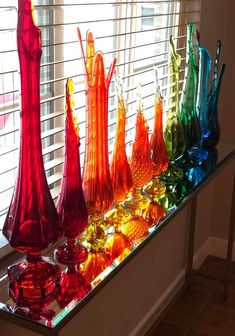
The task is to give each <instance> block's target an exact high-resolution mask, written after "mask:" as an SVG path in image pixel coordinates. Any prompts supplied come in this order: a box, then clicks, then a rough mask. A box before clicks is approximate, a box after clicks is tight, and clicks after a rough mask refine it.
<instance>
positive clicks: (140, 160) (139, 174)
mask: <svg viewBox="0 0 235 336" xmlns="http://www.w3.org/2000/svg"><path fill="white" fill-rule="evenodd" d="M130 168H131V173H132V179H133V190H132V194H131V196H130V197H129V198H128V199H127V200H125V201H124V206H125V208H126V209H127V210H128V211H129V212H130V213H131V214H132V215H139V214H141V212H142V210H143V209H145V208H146V207H147V206H148V205H149V199H148V198H147V197H146V196H144V195H142V193H141V189H142V187H143V186H144V185H145V184H147V183H148V182H149V180H150V178H151V177H152V172H153V163H152V160H151V156H150V145H149V138H148V126H147V123H146V120H145V118H144V110H143V105H142V99H141V94H140V87H138V96H137V115H136V134H135V140H134V142H133V145H132V154H131V158H130Z"/></svg>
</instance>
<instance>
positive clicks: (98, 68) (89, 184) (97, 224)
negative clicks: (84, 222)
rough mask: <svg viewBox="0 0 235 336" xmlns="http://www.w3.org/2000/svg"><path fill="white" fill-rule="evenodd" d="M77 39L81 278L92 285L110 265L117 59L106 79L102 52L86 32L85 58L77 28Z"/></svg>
mask: <svg viewBox="0 0 235 336" xmlns="http://www.w3.org/2000/svg"><path fill="white" fill-rule="evenodd" d="M78 38H79V41H80V45H81V51H82V57H83V61H84V67H85V77H86V110H87V118H86V122H87V128H86V149H85V163H84V170H83V190H84V196H85V200H86V204H87V208H88V214H89V226H88V228H87V229H86V231H85V233H84V234H83V235H82V237H81V241H82V243H83V244H85V246H87V247H88V248H89V249H90V252H89V255H88V259H87V261H86V262H85V267H84V268H83V271H84V277H85V278H86V279H87V280H88V281H91V279H94V278H95V277H96V276H97V275H98V274H99V272H100V271H101V270H102V269H103V267H107V265H108V264H109V263H110V262H111V259H110V257H109V256H108V255H107V254H106V253H105V252H104V251H103V248H104V243H105V232H104V230H105V222H104V219H103V215H104V214H105V213H106V212H107V211H108V210H109V209H110V208H111V207H112V205H113V188H112V182H111V176H110V171H109V160H108V91H109V86H110V82H111V78H112V75H113V72H114V68H115V64H116V59H114V60H113V62H112V64H111V66H110V69H109V72H108V74H107V75H106V72H105V67H104V57H103V54H102V53H101V52H99V51H98V52H95V45H94V38H93V34H92V33H91V32H90V31H88V32H87V37H86V41H87V45H86V56H85V52H84V49H83V44H82V36H81V32H80V29H79V28H78ZM101 254H102V257H101Z"/></svg>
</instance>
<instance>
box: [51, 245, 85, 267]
mask: <svg viewBox="0 0 235 336" xmlns="http://www.w3.org/2000/svg"><path fill="white" fill-rule="evenodd" d="M86 258H87V250H86V249H85V248H84V247H83V246H81V245H79V244H78V243H76V242H75V240H73V241H69V240H68V242H67V244H64V245H62V246H59V247H57V249H56V250H55V259H56V260H57V261H58V262H59V263H60V264H64V265H79V264H81V263H82V262H84V261H85V260H86Z"/></svg>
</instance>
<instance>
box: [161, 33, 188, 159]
mask: <svg viewBox="0 0 235 336" xmlns="http://www.w3.org/2000/svg"><path fill="white" fill-rule="evenodd" d="M180 64H181V56H180V55H179V54H178V53H177V52H176V47H175V44H174V41H173V38H172V36H171V38H170V50H169V79H168V99H167V104H168V106H167V115H166V127H165V132H164V135H165V144H166V148H167V152H168V155H169V161H170V163H172V162H173V161H174V160H176V159H177V158H179V157H180V156H181V155H182V154H183V153H184V150H185V140H184V134H183V127H182V123H181V120H180V117H179V71H180Z"/></svg>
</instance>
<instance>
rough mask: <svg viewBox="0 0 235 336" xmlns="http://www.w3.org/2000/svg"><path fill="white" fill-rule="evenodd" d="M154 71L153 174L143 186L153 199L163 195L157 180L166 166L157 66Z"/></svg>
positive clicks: (151, 148) (162, 189) (162, 188)
mask: <svg viewBox="0 0 235 336" xmlns="http://www.w3.org/2000/svg"><path fill="white" fill-rule="evenodd" d="M154 71H155V87H156V92H155V104H154V128H153V133H152V135H151V139H150V153H151V158H152V162H153V176H152V179H151V181H150V182H149V184H148V185H147V186H146V187H145V188H144V190H145V192H147V193H148V194H149V195H150V196H151V199H152V200H153V201H157V198H158V197H159V196H161V195H163V194H164V193H165V191H166V187H165V185H164V184H163V183H161V182H160V181H159V180H158V176H159V175H161V174H162V173H164V172H165V171H166V170H167V168H168V153H167V149H166V145H165V141H164V138H163V126H162V114H163V102H162V101H163V98H162V95H161V89H160V84H159V80H158V73H157V68H156V67H155V68H154Z"/></svg>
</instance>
